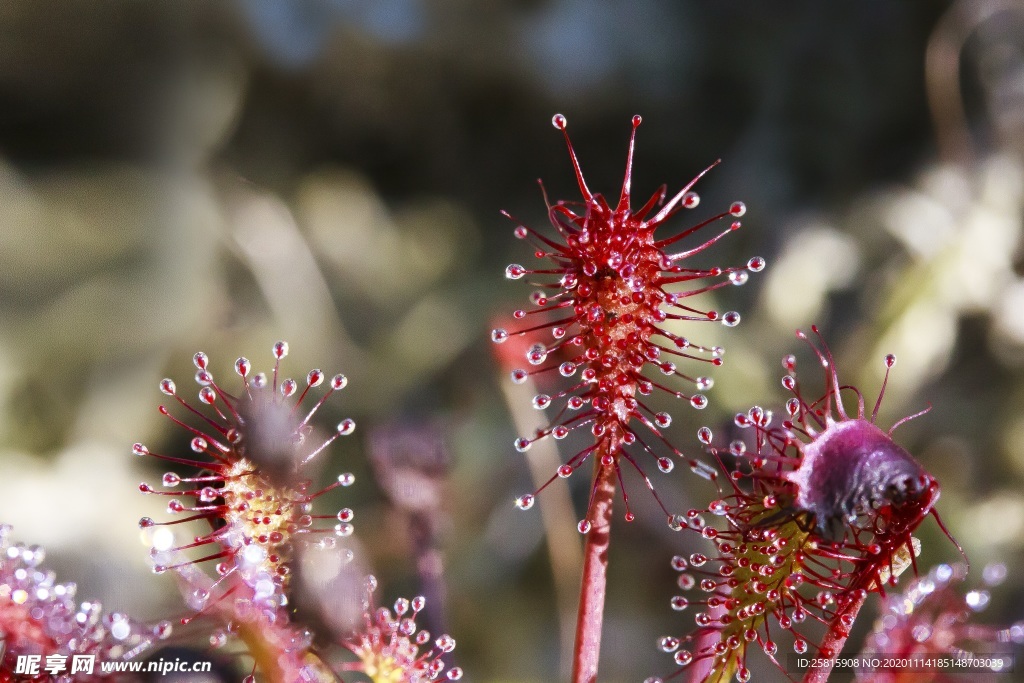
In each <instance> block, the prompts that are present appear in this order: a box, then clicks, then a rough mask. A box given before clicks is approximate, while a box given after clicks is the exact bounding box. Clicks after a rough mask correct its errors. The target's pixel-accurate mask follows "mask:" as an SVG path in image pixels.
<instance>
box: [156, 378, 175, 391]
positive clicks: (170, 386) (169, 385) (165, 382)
mask: <svg viewBox="0 0 1024 683" xmlns="http://www.w3.org/2000/svg"><path fill="white" fill-rule="evenodd" d="M160 391H162V392H163V393H165V394H167V395H168V396H174V392H175V391H177V388H176V387H175V386H174V380H173V379H170V378H169V377H165V378H163V379H162V380H160Z"/></svg>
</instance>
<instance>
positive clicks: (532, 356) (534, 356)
mask: <svg viewBox="0 0 1024 683" xmlns="http://www.w3.org/2000/svg"><path fill="white" fill-rule="evenodd" d="M547 358H548V350H547V348H546V347H545V346H544V345H543V344H534V345H533V346H531V347H530V350H529V351H527V352H526V361H527V362H528V363H529V364H530V365H540V364H541V363H543V362H544V361H546V360H547Z"/></svg>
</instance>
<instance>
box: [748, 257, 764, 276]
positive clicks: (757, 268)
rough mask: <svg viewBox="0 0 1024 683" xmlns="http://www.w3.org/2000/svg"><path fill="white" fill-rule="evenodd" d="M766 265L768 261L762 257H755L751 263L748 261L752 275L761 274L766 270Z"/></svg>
mask: <svg viewBox="0 0 1024 683" xmlns="http://www.w3.org/2000/svg"><path fill="white" fill-rule="evenodd" d="M765 264H766V261H765V260H764V258H762V257H760V256H754V257H753V258H751V259H750V260H749V261H747V270H749V271H750V272H752V273H760V272H761V271H762V270H764V267H765Z"/></svg>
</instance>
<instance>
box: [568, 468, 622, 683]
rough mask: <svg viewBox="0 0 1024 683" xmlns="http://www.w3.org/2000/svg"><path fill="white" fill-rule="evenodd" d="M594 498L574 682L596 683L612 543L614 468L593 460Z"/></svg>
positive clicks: (587, 545)
mask: <svg viewBox="0 0 1024 683" xmlns="http://www.w3.org/2000/svg"><path fill="white" fill-rule="evenodd" d="M595 467H596V469H597V471H596V472H595V473H594V477H595V480H594V497H593V501H592V503H591V506H590V510H589V516H588V518H587V519H588V520H589V521H590V531H589V532H588V533H587V540H586V545H585V547H584V549H583V583H582V585H581V586H580V610H579V614H578V615H577V617H576V646H575V648H574V650H573V662H572V680H573V683H596V681H597V664H598V660H599V658H600V654H601V626H602V623H603V621H604V596H605V585H606V584H607V581H608V546H609V544H610V542H611V528H612V504H613V502H614V500H615V467H614V466H607V467H605V466H602V465H601V459H600V458H595Z"/></svg>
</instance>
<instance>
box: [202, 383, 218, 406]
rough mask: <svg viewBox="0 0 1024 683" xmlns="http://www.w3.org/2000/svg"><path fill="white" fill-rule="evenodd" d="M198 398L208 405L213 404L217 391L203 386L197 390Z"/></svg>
mask: <svg viewBox="0 0 1024 683" xmlns="http://www.w3.org/2000/svg"><path fill="white" fill-rule="evenodd" d="M199 400H200V401H202V402H203V403H205V404H206V405H208V406H209V405H213V403H214V402H215V401H216V400H217V392H216V391H214V390H213V389H211V388H210V387H203V388H202V389H200V390H199Z"/></svg>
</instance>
